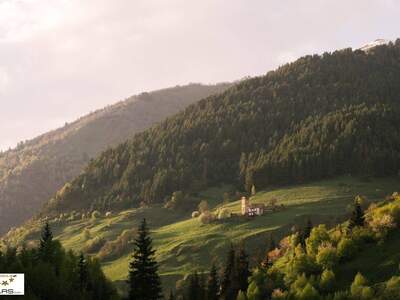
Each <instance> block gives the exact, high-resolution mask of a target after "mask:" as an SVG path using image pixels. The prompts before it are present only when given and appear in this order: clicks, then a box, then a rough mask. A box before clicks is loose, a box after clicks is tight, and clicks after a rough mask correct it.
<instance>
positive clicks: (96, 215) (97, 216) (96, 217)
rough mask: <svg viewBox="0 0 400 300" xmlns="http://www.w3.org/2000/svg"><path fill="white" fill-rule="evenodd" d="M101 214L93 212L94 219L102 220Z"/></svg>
mask: <svg viewBox="0 0 400 300" xmlns="http://www.w3.org/2000/svg"><path fill="white" fill-rule="evenodd" d="M100 216H101V213H100V212H99V211H98V210H95V211H94V212H92V219H94V220H95V219H98V218H100Z"/></svg>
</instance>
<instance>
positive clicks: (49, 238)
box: [38, 222, 54, 262]
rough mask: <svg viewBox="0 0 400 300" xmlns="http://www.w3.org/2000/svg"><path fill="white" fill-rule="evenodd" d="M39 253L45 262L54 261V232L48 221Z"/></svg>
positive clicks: (43, 230)
mask: <svg viewBox="0 0 400 300" xmlns="http://www.w3.org/2000/svg"><path fill="white" fill-rule="evenodd" d="M38 254H39V258H40V259H41V260H43V261H45V262H53V261H54V242H53V233H52V232H51V228H50V225H49V223H48V222H46V224H45V225H44V227H43V229H42V234H41V237H40V245H39V252H38Z"/></svg>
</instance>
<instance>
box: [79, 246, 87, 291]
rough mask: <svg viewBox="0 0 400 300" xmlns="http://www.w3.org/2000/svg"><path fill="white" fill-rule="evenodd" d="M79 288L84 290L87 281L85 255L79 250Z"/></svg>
mask: <svg viewBox="0 0 400 300" xmlns="http://www.w3.org/2000/svg"><path fill="white" fill-rule="evenodd" d="M78 276H79V290H80V291H81V292H83V291H85V289H86V286H87V282H88V267H87V263H86V259H85V256H84V255H83V253H82V252H81V254H80V255H79V261H78Z"/></svg>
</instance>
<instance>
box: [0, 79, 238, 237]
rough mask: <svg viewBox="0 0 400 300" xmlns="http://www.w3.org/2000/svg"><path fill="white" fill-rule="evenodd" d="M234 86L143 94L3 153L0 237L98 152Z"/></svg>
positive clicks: (197, 86)
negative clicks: (190, 105) (0, 234)
mask: <svg viewBox="0 0 400 300" xmlns="http://www.w3.org/2000/svg"><path fill="white" fill-rule="evenodd" d="M230 86H231V84H218V85H201V84H189V85H186V86H177V87H174V88H169V89H163V90H159V91H154V92H150V93H142V94H140V95H138V96H133V97H131V98H128V99H127V100H125V101H121V102H119V103H117V104H115V105H111V106H108V107H106V108H104V109H101V110H98V111H95V112H94V113H91V114H89V115H87V116H84V117H82V118H80V119H79V120H77V121H75V122H73V123H71V124H66V125H65V126H64V127H62V128H59V129H56V130H54V131H51V132H49V133H46V134H44V135H42V136H39V137H37V138H35V139H33V140H30V141H27V142H25V143H20V144H19V145H18V147H17V148H15V149H12V150H9V151H6V152H4V153H0V233H4V232H6V231H7V230H8V229H9V227H10V226H14V225H18V224H20V222H23V221H24V220H26V219H27V218H29V217H31V216H32V215H33V214H35V213H36V212H37V211H38V209H39V208H40V206H41V205H42V204H43V203H45V202H46V201H47V200H48V199H49V198H50V197H51V196H52V195H53V194H54V193H55V192H56V191H57V190H58V189H60V188H61V187H62V186H63V185H64V184H65V182H67V181H69V180H71V179H73V178H74V177H75V176H77V175H78V174H79V173H80V172H81V171H82V169H83V167H84V166H85V165H86V164H87V163H88V162H89V160H90V159H91V158H93V157H95V156H96V155H97V154H98V153H100V152H101V151H103V150H105V149H106V148H107V147H109V146H112V145H114V146H115V145H117V144H119V143H121V142H123V141H125V140H126V139H127V138H128V137H131V136H133V135H134V134H135V133H136V132H140V131H142V130H144V129H147V128H149V127H150V126H152V125H154V124H155V123H157V122H160V121H161V120H163V119H165V118H166V117H168V116H171V115H173V114H175V113H176V112H178V111H179V110H181V109H183V108H185V107H186V106H188V105H189V104H191V103H194V102H196V101H198V100H200V99H202V98H204V97H207V96H209V95H212V94H215V93H220V92H222V91H224V90H225V89H227V88H228V87H230Z"/></svg>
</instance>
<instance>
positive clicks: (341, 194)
mask: <svg viewBox="0 0 400 300" xmlns="http://www.w3.org/2000/svg"><path fill="white" fill-rule="evenodd" d="M398 186H399V179H397V178H385V179H376V178H375V179H371V180H370V181H368V182H365V181H362V180H360V179H358V178H352V177H348V176H346V177H341V178H336V179H331V180H324V181H317V182H313V183H308V184H302V185H293V186H287V187H282V188H274V189H270V190H267V191H260V192H258V193H257V194H256V195H254V196H253V197H252V198H251V201H252V202H254V203H264V204H268V203H269V201H270V200H271V199H276V200H277V205H282V204H283V205H284V206H285V209H283V210H280V211H276V212H272V213H267V214H265V215H264V216H261V217H256V218H254V219H246V218H244V219H243V218H232V219H227V220H225V221H216V222H213V223H211V224H202V223H201V222H200V221H199V219H198V218H191V216H190V213H191V211H187V212H184V213H182V211H174V210H171V209H166V208H164V207H161V206H159V205H158V206H157V205H156V206H152V207H145V208H138V209H129V210H124V211H121V212H113V213H112V214H111V216H106V215H105V214H101V215H100V216H99V217H98V218H97V219H93V218H91V217H85V218H83V219H82V218H81V217H80V216H75V217H73V218H71V217H70V214H68V215H65V216H63V218H62V219H60V218H59V217H57V218H55V219H49V221H50V224H51V226H52V228H53V231H54V234H55V238H57V239H59V240H60V241H61V243H62V244H63V246H64V247H66V248H67V249H73V250H74V251H77V252H79V251H82V250H83V251H87V249H88V247H87V246H88V245H91V244H93V241H96V240H102V241H103V244H102V245H100V246H99V247H98V248H97V249H91V250H90V251H89V253H91V254H92V255H95V256H97V257H100V258H101V262H102V265H103V268H104V271H105V273H106V275H107V276H108V277H109V278H110V279H112V280H117V281H119V280H121V281H123V280H124V279H125V278H126V276H127V272H128V262H129V260H130V257H131V252H132V244H131V243H130V242H129V241H130V239H132V236H129V235H128V234H127V233H128V232H130V231H132V229H133V228H136V227H137V225H138V224H139V222H140V220H141V219H142V218H144V217H145V218H146V219H147V221H148V222H149V224H150V226H151V231H152V237H153V239H154V243H155V246H156V249H157V260H158V261H159V263H160V272H161V275H162V278H163V282H164V284H165V286H166V287H168V288H169V287H171V286H173V285H174V282H175V280H176V279H178V278H181V277H183V276H184V275H185V274H188V273H190V272H193V271H195V270H208V268H209V264H210V261H212V260H214V259H215V260H216V263H218V264H221V263H223V260H224V259H225V252H226V251H227V249H228V248H229V245H230V243H231V242H234V243H238V242H240V241H245V242H246V245H247V248H248V250H249V252H250V253H251V254H252V256H254V257H257V258H258V257H259V256H260V255H262V254H264V250H265V248H266V247H267V242H268V240H269V236H270V235H271V234H273V236H274V238H275V239H276V240H277V241H278V240H279V238H280V237H283V236H284V235H286V234H288V233H290V232H291V228H292V227H293V225H297V226H302V225H303V224H304V223H305V220H306V219H307V218H311V219H312V220H313V223H314V224H318V223H321V222H324V223H328V224H331V225H332V224H336V223H337V222H340V221H342V220H343V218H345V217H346V216H348V214H349V210H348V206H349V205H350V204H351V203H352V202H353V199H354V197H355V195H358V194H361V195H364V196H365V197H366V199H368V202H373V201H376V200H380V199H382V198H383V197H385V196H386V195H388V194H391V193H393V192H394V191H396V189H397V188H398ZM230 189H231V187H229V186H221V187H218V188H212V189H208V190H206V191H204V192H201V193H199V195H198V197H197V200H198V201H200V200H201V199H202V200H204V199H205V200H207V202H208V203H209V205H210V208H211V211H212V212H213V213H216V214H217V211H219V210H222V209H228V210H230V211H231V212H233V213H239V211H240V202H239V201H233V200H234V198H233V199H232V201H231V202H229V203H223V198H224V197H223V194H224V192H226V191H229V190H230ZM43 222H44V219H41V220H33V221H31V222H30V223H28V224H25V226H24V227H21V228H19V229H16V230H14V231H12V232H10V233H9V234H8V235H7V236H6V239H5V240H6V242H7V243H8V244H11V245H21V244H22V243H23V242H25V243H26V244H27V245H29V243H30V241H34V240H37V238H38V236H39V234H40V228H41V227H42V225H43ZM124 236H125V239H126V242H125V243H121V237H124ZM111 245H115V247H111V248H110V247H107V246H111ZM118 245H119V247H118ZM257 249H258V250H261V251H257ZM92 250H93V251H92ZM104 253H108V255H106V256H105V255H104ZM253 263H255V262H254V261H252V264H253Z"/></svg>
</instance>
